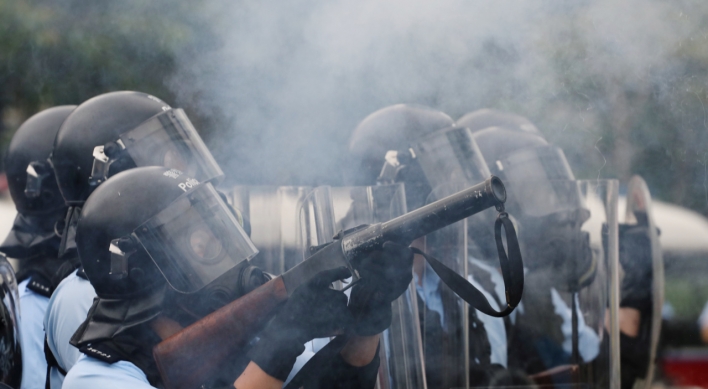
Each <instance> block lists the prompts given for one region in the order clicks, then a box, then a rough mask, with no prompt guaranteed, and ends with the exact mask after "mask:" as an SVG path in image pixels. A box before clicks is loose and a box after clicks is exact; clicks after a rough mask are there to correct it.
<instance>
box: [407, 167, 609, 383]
mask: <svg viewBox="0 0 708 389" xmlns="http://www.w3.org/2000/svg"><path fill="white" fill-rule="evenodd" d="M505 184H506V185H507V188H508V189H509V188H511V187H513V186H514V184H515V183H510V182H505ZM516 184H517V186H518V185H519V183H516ZM551 184H552V186H553V188H554V191H555V193H556V194H563V195H565V196H568V197H574V201H573V202H570V201H564V202H563V204H565V205H568V204H576V208H575V209H572V208H571V207H567V206H564V207H563V208H562V209H561V210H560V211H559V212H550V213H546V214H543V215H538V214H531V215H529V214H524V213H520V212H519V214H511V215H510V216H511V217H512V218H513V219H514V222H515V225H516V228H517V232H518V236H519V240H520V243H521V249H522V256H523V261H524V267H525V282H524V294H523V298H522V301H521V304H520V305H519V306H518V307H517V309H516V311H514V312H512V314H511V315H509V316H507V317H505V318H492V317H489V316H487V315H485V314H483V313H481V312H479V311H477V310H475V309H473V308H470V307H469V306H468V305H467V304H466V303H465V302H464V301H462V300H461V299H460V298H459V297H457V296H455V295H454V294H452V293H451V291H450V290H449V289H448V288H447V287H446V286H445V285H444V284H442V283H441V282H440V280H439V278H437V276H436V275H435V274H434V272H433V271H432V269H430V268H429V267H427V266H426V267H424V268H423V269H422V271H421V272H420V277H421V279H422V280H423V281H422V282H421V283H420V286H419V294H422V295H423V296H424V297H425V298H424V299H423V301H424V308H423V309H424V312H425V314H422V315H421V316H422V317H424V322H423V339H424V346H425V361H426V368H427V372H428V373H429V374H428V384H429V385H428V386H429V387H431V388H433V387H436V388H477V387H479V388H482V387H484V388H486V387H534V388H536V387H548V388H565V387H568V388H607V387H611V388H615V387H616V388H619V382H620V381H619V331H618V321H617V310H618V297H619V296H618V273H617V269H618V251H617V250H618V249H617V247H618V246H617V244H618V243H617V242H618V241H617V236H618V235H617V234H618V226H617V188H618V185H617V182H616V181H614V180H609V181H604V180H603V181H575V180H565V182H552V183H551ZM460 185H464V184H458V185H455V184H452V183H448V184H445V185H443V186H439V187H436V188H435V189H434V190H433V192H432V193H431V195H430V198H431V200H434V199H436V198H439V197H441V196H444V195H445V194H449V193H451V192H454V191H456V190H459V186H460ZM527 185H529V186H528V187H525V188H524V189H523V190H521V188H518V187H517V188H516V190H514V189H510V190H509V195H510V196H511V195H512V194H513V195H515V196H522V195H523V194H524V192H525V191H529V192H533V191H534V188H533V185H534V184H533V182H529V183H527ZM517 201H518V200H517ZM549 205H552V204H549ZM548 209H552V207H549V208H548ZM480 216H481V217H480ZM489 220H490V218H489V217H487V216H485V215H475V216H473V217H471V218H468V219H466V220H463V221H461V222H459V223H457V224H455V225H452V226H448V227H446V228H444V229H442V230H440V231H438V232H436V233H433V234H429V235H428V236H427V237H426V243H425V250H426V251H427V252H428V253H430V254H431V255H433V256H435V257H436V258H437V259H438V260H440V261H442V262H443V263H445V264H446V265H448V266H449V267H450V268H452V269H455V270H456V271H458V273H459V274H460V275H462V276H463V277H465V278H467V279H468V281H470V283H472V284H473V285H474V286H475V287H477V288H478V289H479V290H480V291H482V293H483V294H485V297H487V300H488V301H489V302H490V304H491V305H492V306H493V307H494V305H495V304H496V305H497V307H501V306H502V305H503V304H504V302H505V301H506V300H505V296H504V287H503V285H504V284H503V279H502V277H501V273H500V271H499V262H498V258H497V256H496V252H493V255H491V256H490V255H489V253H490V251H491V247H493V246H494V241H493V240H492V241H490V237H493V235H492V234H491V233H490V232H489V231H492V230H493V223H490V221H489ZM478 232H482V233H478ZM421 289H422V290H421ZM497 307H495V308H497ZM431 371H432V373H433V374H435V373H436V372H437V375H431V374H430V373H431Z"/></svg>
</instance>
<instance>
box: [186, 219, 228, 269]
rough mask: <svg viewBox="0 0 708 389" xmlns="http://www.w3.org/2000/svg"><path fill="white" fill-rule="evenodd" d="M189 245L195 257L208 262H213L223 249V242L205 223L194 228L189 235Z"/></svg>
mask: <svg viewBox="0 0 708 389" xmlns="http://www.w3.org/2000/svg"><path fill="white" fill-rule="evenodd" d="M189 246H190V248H191V249H192V253H193V254H194V257H195V259H197V260H198V261H199V262H201V263H206V264H213V263H214V260H216V259H218V257H219V254H221V251H222V246H221V242H219V241H218V240H217V239H216V237H215V236H214V234H212V232H211V231H210V230H209V229H208V228H207V226H205V225H200V226H198V227H197V228H195V229H193V230H192V233H191V234H190V235H189Z"/></svg>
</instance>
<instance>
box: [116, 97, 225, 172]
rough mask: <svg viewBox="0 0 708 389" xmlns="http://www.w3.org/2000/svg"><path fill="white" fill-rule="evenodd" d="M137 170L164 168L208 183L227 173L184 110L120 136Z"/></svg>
mask: <svg viewBox="0 0 708 389" xmlns="http://www.w3.org/2000/svg"><path fill="white" fill-rule="evenodd" d="M120 140H121V141H122V142H123V144H124V145H125V147H126V150H127V152H128V154H130V157H131V158H132V159H133V161H135V164H136V165H137V166H165V167H168V168H172V169H177V170H180V171H182V172H184V173H185V174H186V175H188V176H191V177H194V178H196V179H197V180H199V182H206V181H210V180H214V179H216V180H217V181H219V180H221V178H223V176H224V172H222V171H221V168H220V167H219V165H218V164H217V163H216V161H215V160H214V157H213V156H212V155H211V153H210V152H209V149H207V147H206V145H205V144H204V142H203V141H202V138H201V137H200V136H199V134H198V133H197V130H196V129H195V128H194V125H192V122H191V121H190V120H189V118H188V117H187V114H185V113H184V111H183V110H182V109H170V110H168V111H165V112H163V113H161V114H159V115H156V116H153V117H152V118H150V119H148V120H146V121H145V122H143V123H142V124H141V125H139V126H138V127H136V128H134V129H132V130H130V131H128V132H126V133H123V134H121V135H120Z"/></svg>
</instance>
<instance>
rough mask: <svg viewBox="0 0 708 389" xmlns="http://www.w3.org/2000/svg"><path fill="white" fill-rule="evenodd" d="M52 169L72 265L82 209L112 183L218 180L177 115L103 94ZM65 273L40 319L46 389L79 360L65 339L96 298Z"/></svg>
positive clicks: (164, 107) (133, 97)
mask: <svg viewBox="0 0 708 389" xmlns="http://www.w3.org/2000/svg"><path fill="white" fill-rule="evenodd" d="M51 138H54V136H52V137H51ZM51 161H52V165H53V166H54V169H55V171H56V182H57V184H58V186H59V189H60V190H61V196H60V197H63V202H65V203H66V204H67V205H68V206H69V211H68V216H67V218H66V219H67V220H66V223H65V224H66V227H65V228H64V230H65V231H64V234H63V239H62V242H61V253H62V256H63V257H66V258H70V259H72V261H73V262H75V263H77V265H78V256H77V253H76V248H75V244H74V238H75V229H76V222H77V220H78V218H79V216H80V212H81V207H82V205H83V202H84V201H85V200H86V198H88V196H89V194H90V193H91V192H92V191H93V190H95V188H97V187H98V186H99V185H101V184H102V183H103V182H104V181H105V180H106V179H107V178H108V177H110V176H111V175H114V174H116V173H118V172H120V171H122V170H126V169H130V168H133V167H136V166H150V165H157V166H167V167H173V168H179V169H183V170H186V171H190V172H191V173H192V174H193V175H194V176H195V177H197V178H198V179H200V180H202V181H208V180H219V179H220V178H221V177H223V173H222V172H221V169H220V168H219V166H218V165H217V163H216V162H215V161H214V159H213V157H212V156H211V153H209V151H208V150H207V148H206V146H205V145H204V142H203V141H202V140H201V138H200V137H199V134H198V133H197V132H196V130H195V128H194V126H193V125H192V123H191V122H190V121H189V118H188V117H187V116H186V114H185V113H184V111H182V110H181V109H173V108H171V107H170V106H169V105H168V104H167V103H165V102H164V101H162V100H160V99H158V98H156V97H154V96H151V95H148V94H145V93H140V92H132V91H121V92H111V93H106V94H102V95H99V96H96V97H94V98H92V99H89V100H87V101H86V102H84V103H82V104H81V105H80V106H78V107H77V108H76V109H75V110H74V111H73V112H72V113H71V115H69V116H68V117H67V118H66V121H65V122H64V123H63V125H62V126H61V129H58V132H57V133H56V141H55V142H54V149H53V152H52V157H51ZM64 270H65V271H64V272H63V273H62V274H57V275H56V279H59V280H61V279H64V281H63V282H62V283H61V284H60V285H59V286H58V287H57V292H56V293H55V294H54V295H53V296H52V299H51V300H50V302H49V307H48V309H47V313H46V316H45V317H44V327H45V329H46V334H47V353H46V354H47V359H48V361H49V363H50V365H51V370H50V373H49V377H48V379H49V380H50V384H51V387H53V388H58V387H61V382H62V380H63V376H64V375H65V374H66V371H68V370H69V369H71V367H72V366H73V364H74V362H76V360H77V359H78V357H79V352H78V350H76V348H74V347H72V346H70V345H69V338H70V337H71V335H72V334H73V333H74V331H75V330H76V328H77V327H78V326H79V324H81V323H82V322H83V321H84V320H85V318H86V313H87V312H88V309H89V308H90V307H91V303H92V301H93V298H94V297H95V293H94V292H93V288H92V286H91V285H90V283H89V282H88V281H87V280H86V278H85V276H84V275H83V272H82V271H74V270H75V267H73V268H67V269H64Z"/></svg>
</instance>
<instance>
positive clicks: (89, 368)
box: [62, 354, 155, 389]
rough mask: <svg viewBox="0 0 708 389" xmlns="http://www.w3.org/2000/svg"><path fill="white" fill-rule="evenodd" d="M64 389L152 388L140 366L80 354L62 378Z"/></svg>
mask: <svg viewBox="0 0 708 389" xmlns="http://www.w3.org/2000/svg"><path fill="white" fill-rule="evenodd" d="M62 388H64V389H94V388H101V389H128V388H130V389H151V388H152V389H154V388H155V387H154V386H152V385H150V383H149V382H148V380H147V376H146V375H145V373H143V371H142V370H140V368H138V367H137V366H135V365H134V364H132V363H130V362H128V361H118V362H115V363H106V362H103V361H100V360H98V359H96V358H91V357H89V356H88V355H85V354H82V355H81V356H80V357H79V360H78V361H76V363H75V364H74V366H73V367H72V368H71V370H69V373H68V374H67V375H66V378H64V385H63V386H62Z"/></svg>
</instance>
